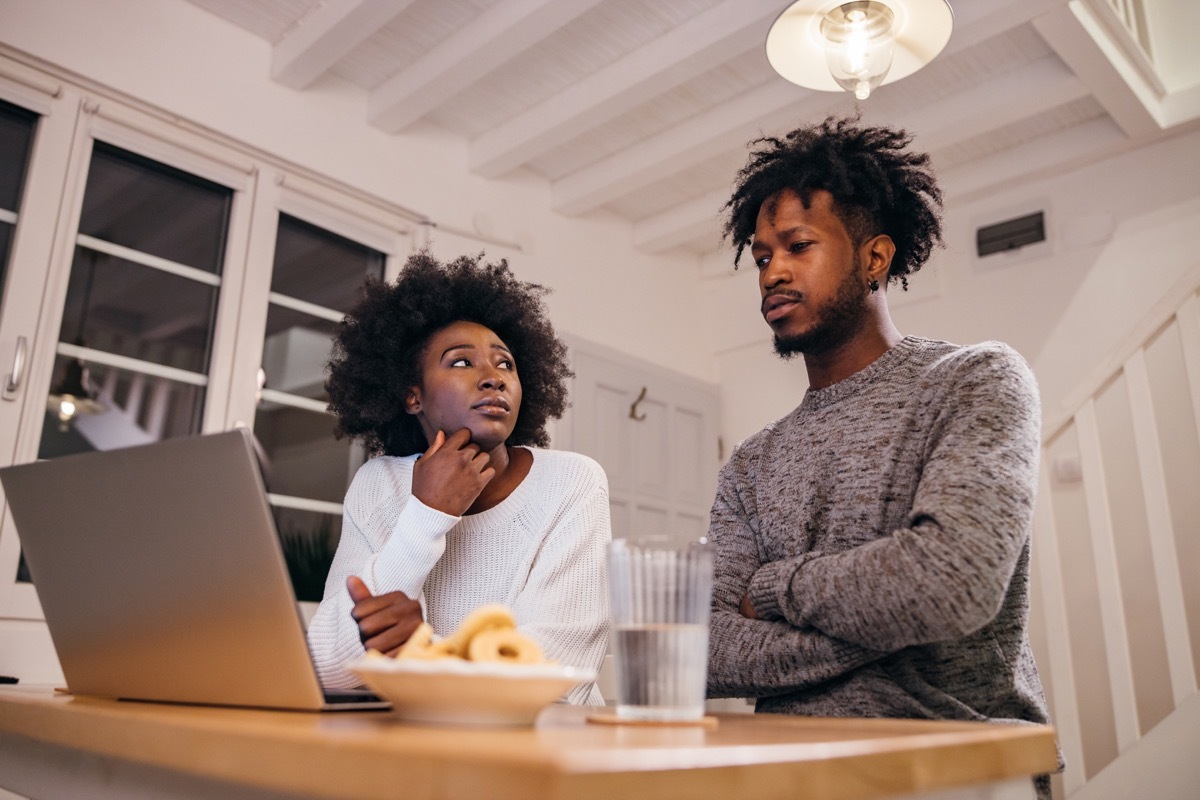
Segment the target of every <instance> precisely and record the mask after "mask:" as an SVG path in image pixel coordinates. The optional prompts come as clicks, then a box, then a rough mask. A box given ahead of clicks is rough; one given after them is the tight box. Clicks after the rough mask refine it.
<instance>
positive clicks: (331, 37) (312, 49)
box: [271, 0, 413, 89]
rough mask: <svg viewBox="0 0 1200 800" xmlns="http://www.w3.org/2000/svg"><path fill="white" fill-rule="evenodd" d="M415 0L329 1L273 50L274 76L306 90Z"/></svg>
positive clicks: (302, 19)
mask: <svg viewBox="0 0 1200 800" xmlns="http://www.w3.org/2000/svg"><path fill="white" fill-rule="evenodd" d="M412 2H413V0H325V2H323V3H320V4H319V5H317V6H316V7H315V8H313V10H312V11H310V12H308V13H307V14H305V15H304V17H303V18H301V19H300V21H299V22H297V23H296V25H295V27H293V28H292V29H291V30H289V31H288V32H287V33H286V34H285V35H284V37H283V38H282V39H280V40H279V42H278V43H277V44H276V45H275V47H274V49H273V50H272V52H271V77H272V78H273V79H274V80H276V81H278V82H279V83H282V84H283V85H284V86H290V87H291V88H293V89H304V88H306V87H308V86H309V85H310V84H312V82H313V81H315V80H316V79H317V78H319V77H320V76H321V75H323V74H324V73H325V72H326V71H328V70H329V69H330V68H331V67H332V66H333V65H334V64H336V63H337V62H339V61H341V60H342V59H343V58H345V57H346V55H347V54H349V53H350V52H352V51H353V50H354V48H356V47H358V46H359V45H360V44H362V43H363V42H364V41H366V40H367V39H368V38H370V36H371V34H373V33H375V31H377V30H379V28H380V27H382V26H383V25H386V24H387V23H388V22H390V21H391V20H392V19H394V18H395V17H396V15H398V14H399V13H400V12H401V11H403V10H404V9H405V8H407V7H408V6H409V5H411V4H412Z"/></svg>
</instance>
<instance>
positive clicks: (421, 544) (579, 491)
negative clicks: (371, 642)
mask: <svg viewBox="0 0 1200 800" xmlns="http://www.w3.org/2000/svg"><path fill="white" fill-rule="evenodd" d="M530 451H531V452H532V453H533V466H532V467H530V470H529V474H528V475H526V476H525V479H524V480H523V481H521V483H520V485H519V486H517V488H516V489H515V490H514V491H513V493H512V494H510V495H509V496H508V497H507V498H506V499H505V500H504V501H503V502H501V503H500V504H499V505H497V506H495V507H494V508H491V509H488V510H487V511H484V512H482V513H479V514H471V515H467V516H463V517H453V516H450V515H448V514H443V513H442V512H440V511H437V510H435V509H432V508H430V507H428V506H426V505H425V504H424V503H422V502H421V501H420V500H418V499H417V498H415V497H413V496H412V467H413V463H414V462H415V461H416V459H417V456H406V457H403V458H396V457H391V456H380V457H377V458H373V459H371V460H370V461H368V462H367V463H365V464H363V466H362V467H360V468H359V470H358V473H357V474H356V475H355V476H354V480H353V481H352V482H351V484H350V489H349V491H347V493H346V500H345V503H344V507H343V516H342V536H341V541H340V542H339V544H338V549H337V554H336V555H335V556H334V559H333V566H332V567H331V568H330V570H329V577H328V579H327V580H326V582H325V596H324V599H322V601H321V605H320V606H319V607H318V608H317V612H316V614H315V615H314V616H313V619H312V622H311V624H310V625H309V628H308V642H309V647H310V648H311V649H312V653H313V658H314V660H315V661H316V664H317V671H318V673H319V675H320V678H321V682H322V683H324V684H325V685H326V686H329V687H349V686H355V685H358V683H359V681H358V679H357V678H356V677H355V676H354V674H353V673H351V672H349V671H347V670H346V669H345V666H346V665H347V664H348V663H350V662H351V661H353V660H354V659H356V658H358V657H359V656H361V655H362V654H363V645H362V643H361V642H360V640H359V633H358V625H357V623H355V621H354V620H353V619H352V618H351V616H350V609H351V608H352V607H353V605H354V604H353V603H352V602H351V600H350V595H349V593H348V592H347V590H346V578H347V577H349V576H350V575H357V576H359V577H360V578H362V579H363V581H364V582H365V583H366V584H367V587H368V588H370V590H371V592H372V593H373V594H381V593H385V592H392V591H401V592H404V593H405V594H407V595H408V596H409V597H414V598H420V599H421V603H422V605H423V606H424V609H425V619H426V621H427V622H428V623H429V624H430V625H432V626H433V629H434V631H435V633H437V634H438V635H442V636H445V635H446V634H449V633H451V632H453V631H454V630H455V629H456V628H457V627H458V625H459V623H461V622H462V620H463V619H464V618H465V617H466V616H467V614H469V613H470V612H471V611H473V610H474V609H476V608H478V607H479V606H481V605H484V604H489V603H500V604H502V605H505V606H508V607H509V608H511V609H512V611H513V615H514V616H515V617H516V620H517V626H518V627H519V628H520V630H521V631H523V632H524V633H526V634H527V635H529V636H532V637H533V638H534V639H535V640H537V642H538V643H539V644H540V645H541V646H542V649H543V650H544V651H545V654H546V657H547V658H551V659H555V660H557V661H558V662H559V663H562V664H570V665H575V666H580V667H588V668H591V669H595V670H599V668H600V664H601V661H602V660H603V658H604V652H605V650H606V649H607V646H608V594H607V592H608V588H607V570H606V564H605V559H606V555H607V552H606V548H607V546H608V542H609V540H610V539H611V537H612V533H611V525H610V522H609V506H608V480H607V478H606V477H605V474H604V470H603V469H602V468H601V467H600V465H599V464H597V463H596V462H595V461H593V460H592V459H590V458H588V457H586V456H582V455H579V454H578V453H568V452H563V451H557V450H541V449H536V448H530ZM567 700H568V701H569V702H572V703H579V704H594V705H600V704H603V702H604V701H603V698H601V696H600V692H599V691H598V690H597V689H596V687H595V685H594V684H590V683H588V684H581V685H580V686H577V687H575V688H574V689H572V690H571V692H570V693H569V694H568V696H567Z"/></svg>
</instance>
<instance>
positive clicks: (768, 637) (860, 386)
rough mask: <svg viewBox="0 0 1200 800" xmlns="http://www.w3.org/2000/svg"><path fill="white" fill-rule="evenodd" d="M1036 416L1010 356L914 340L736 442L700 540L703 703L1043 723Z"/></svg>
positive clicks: (1024, 377)
mask: <svg viewBox="0 0 1200 800" xmlns="http://www.w3.org/2000/svg"><path fill="white" fill-rule="evenodd" d="M1040 419H1041V414H1040V405H1039V400H1038V393H1037V386H1036V384H1035V382H1034V378H1033V375H1032V373H1031V371H1030V370H1029V367H1028V366H1027V365H1026V363H1025V362H1024V360H1023V359H1022V358H1021V357H1020V356H1019V355H1018V354H1017V353H1016V352H1015V351H1013V350H1012V349H1011V348H1009V347H1007V346H1006V345H1003V344H1000V343H997V342H988V343H985V344H981V345H974V346H969V347H961V346H958V345H952V344H948V343H946V342H937V341H931V340H927V339H920V338H916V337H907V338H905V339H903V340H902V341H900V342H899V343H898V344H897V345H895V346H894V347H892V348H891V349H890V350H888V352H887V353H885V354H884V355H883V356H881V357H880V358H879V359H878V360H876V361H875V362H874V363H873V364H871V365H870V366H868V367H867V368H866V369H864V370H862V371H860V372H858V373H856V374H854V375H852V376H850V377H849V378H847V379H845V380H843V381H841V382H839V383H837V384H834V385H833V386H830V387H827V388H824V389H819V390H809V391H808V392H807V394H805V396H804V400H803V402H801V404H800V406H799V407H798V408H797V409H796V410H795V411H793V412H792V413H791V414H789V415H787V416H786V417H784V418H783V419H781V420H779V421H777V422H775V423H772V424H771V425H769V426H767V427H766V428H765V429H763V430H762V431H760V432H758V433H757V434H755V435H754V436H752V437H750V438H749V439H747V440H746V441H745V442H743V443H742V444H741V445H739V446H738V447H737V449H736V450H735V452H734V453H733V456H732V457H731V458H730V460H729V462H728V463H727V464H726V465H725V466H724V467H723V468H722V470H721V477H720V485H719V488H718V491H717V497H716V500H715V502H714V505H713V510H712V521H711V528H710V532H709V538H710V540H711V541H712V542H713V544H714V545H715V547H716V554H717V567H716V576H715V586H714V592H713V617H712V631H711V636H710V661H709V678H708V685H709V695H710V696H712V697H755V698H757V710H759V711H767V712H777V713H787V714H808V715H815V716H867V717H907V718H926V719H955V720H997V721H1011V722H1022V721H1025V722H1045V721H1046V719H1047V714H1046V701H1045V698H1044V696H1043V693H1042V687H1041V682H1040V680H1039V678H1038V674H1037V669H1036V667H1035V666H1034V662H1033V655H1032V653H1031V651H1030V647H1029V638H1028V635H1027V633H1026V616H1027V612H1028V606H1029V538H1030V527H1031V520H1032V515H1033V501H1034V494H1035V489H1036V485H1037V466H1038V453H1039V441H1038V437H1039V429H1040ZM746 594H749V595H750V598H751V601H752V602H753V604H754V607H755V609H756V611H757V612H758V614H759V615H760V616H761V617H762V620H749V619H746V618H744V617H742V616H740V615H739V613H738V604H739V601H740V600H741V598H742V596H743V595H746Z"/></svg>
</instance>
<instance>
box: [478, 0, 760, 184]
mask: <svg viewBox="0 0 1200 800" xmlns="http://www.w3.org/2000/svg"><path fill="white" fill-rule="evenodd" d="M779 13H780V3H779V0H726V1H725V2H723V3H721V4H720V5H717V6H714V7H713V8H710V9H708V10H707V11H705V12H703V13H702V14H699V15H697V16H696V17H693V18H692V19H690V20H688V21H686V22H684V23H683V24H681V25H679V26H678V27H676V28H672V29H671V30H670V31H669V32H668V33H666V34H664V35H663V36H660V37H658V38H657V39H655V40H653V41H650V42H647V43H646V44H644V45H642V46H641V47H639V48H638V49H637V50H634V51H633V52H631V53H629V54H628V55H626V56H624V57H622V58H620V59H618V60H617V61H615V62H613V63H612V64H609V65H608V66H607V67H605V68H603V69H601V70H598V71H597V72H595V73H593V74H592V75H590V76H588V77H587V78H584V79H583V80H581V81H579V82H577V83H575V84H573V85H572V86H570V87H569V88H567V89H565V90H564V91H562V92H560V93H558V94H557V95H555V96H554V97H550V98H548V99H546V100H545V101H543V102H542V103H539V104H538V105H536V106H534V107H533V108H531V109H529V110H528V111H526V112H525V113H523V114H521V115H519V116H517V117H514V118H513V119H511V120H509V121H508V122H506V123H504V124H503V125H500V126H499V127H497V128H496V129H494V130H492V131H488V132H487V133H485V134H483V135H482V136H479V137H478V138H476V139H475V140H474V141H473V142H472V143H471V151H470V169H471V171H472V172H474V173H476V174H478V175H482V176H483V177H485V178H498V177H500V176H502V175H504V174H505V173H507V172H509V171H511V170H513V169H515V168H517V167H519V166H521V165H522V164H524V163H526V162H528V161H531V160H533V159H534V158H536V157H537V156H538V155H539V154H541V153H544V152H546V151H548V150H552V149H553V148H555V147H559V146H560V145H562V144H564V143H566V142H568V141H570V140H571V139H572V138H574V137H576V136H578V135H580V134H582V133H584V132H586V131H588V130H590V129H592V128H595V127H597V126H599V125H601V124H603V123H605V122H607V121H609V120H611V119H614V118H616V117H618V116H620V115H621V114H624V113H626V112H628V111H630V110H632V109H634V108H636V107H637V106H638V105H640V104H642V103H644V102H647V101H649V100H651V99H653V98H654V97H655V96H657V95H660V94H663V93H665V92H668V91H670V90H672V89H674V88H675V87H676V86H679V85H680V84H683V83H685V82H686V81H688V80H691V79H692V78H694V77H696V76H697V75H700V74H703V73H704V72H706V71H708V70H710V69H712V68H713V65H715V64H719V63H722V62H724V61H727V60H729V59H730V58H731V57H733V56H736V55H739V54H741V53H743V52H745V51H746V50H749V49H751V48H753V47H755V46H761V45H762V42H763V40H764V37H765V35H766V30H767V28H768V26H769V25H770V23H771V22H772V21H773V20H774V19H775V17H777V16H778V15H779Z"/></svg>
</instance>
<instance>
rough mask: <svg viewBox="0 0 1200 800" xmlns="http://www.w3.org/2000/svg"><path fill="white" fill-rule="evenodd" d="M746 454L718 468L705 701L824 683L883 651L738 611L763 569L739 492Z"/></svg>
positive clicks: (712, 528)
mask: <svg viewBox="0 0 1200 800" xmlns="http://www.w3.org/2000/svg"><path fill="white" fill-rule="evenodd" d="M746 458H747V456H746V454H745V452H744V451H743V452H735V453H734V454H733V457H732V458H731V459H730V461H729V463H727V464H726V465H725V466H724V467H723V468H722V470H721V475H720V480H719V486H718V489H717V497H716V500H715V501H714V503H713V509H712V515H711V518H710V525H709V539H710V541H711V542H712V544H713V546H714V548H715V550H716V552H715V553H714V555H715V558H714V572H713V605H712V619H711V621H710V625H709V644H708V650H709V655H708V659H709V660H708V696H709V697H763V696H770V695H775V694H787V693H790V692H794V691H796V690H798V689H803V688H806V687H809V686H813V685H815V684H818V683H822V682H824V681H827V680H829V679H831V678H834V677H837V676H838V675H841V674H843V673H846V672H849V671H851V670H853V669H856V668H858V667H860V666H862V665H864V664H868V663H870V662H872V661H875V660H876V659H878V658H880V657H882V656H883V655H885V653H882V652H878V651H876V650H871V649H868V648H866V647H862V646H859V645H855V644H852V643H850V642H847V641H842V640H839V639H836V638H834V637H832V636H828V635H826V634H824V633H822V632H821V631H818V630H815V629H813V628H812V627H809V626H805V627H795V626H792V625H790V624H788V623H787V622H784V621H780V620H774V621H770V620H751V619H747V618H745V617H743V616H742V615H741V614H740V613H739V611H738V607H739V604H740V603H741V599H742V597H743V595H745V594H746V590H747V586H748V585H749V582H750V578H751V577H752V576H753V575H755V571H756V569H757V568H758V567H759V564H760V557H759V553H758V547H757V545H756V543H755V541H756V540H755V529H754V526H755V521H754V518H753V514H752V513H751V512H750V511H749V510H748V509H747V507H746V504H745V503H744V502H743V500H742V497H743V495H742V493H741V492H740V491H739V483H740V478H739V475H741V474H744V473H745V463H744V462H745V460H746Z"/></svg>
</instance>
